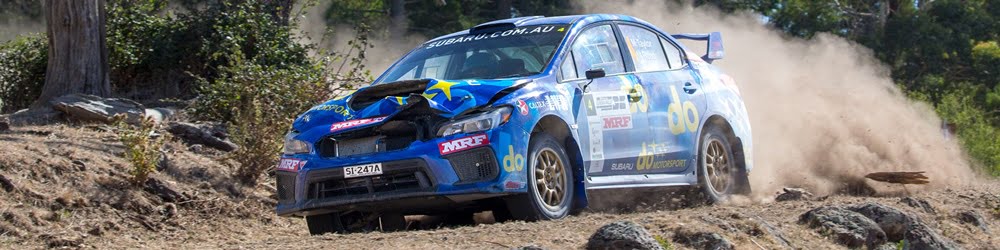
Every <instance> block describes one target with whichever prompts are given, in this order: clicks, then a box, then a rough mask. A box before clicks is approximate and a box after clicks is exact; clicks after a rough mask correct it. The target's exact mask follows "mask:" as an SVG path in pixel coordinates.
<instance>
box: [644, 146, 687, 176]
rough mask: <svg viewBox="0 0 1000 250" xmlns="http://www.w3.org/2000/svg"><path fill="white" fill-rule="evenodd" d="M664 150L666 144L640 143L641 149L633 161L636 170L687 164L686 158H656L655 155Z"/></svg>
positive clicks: (660, 153) (665, 149) (677, 166)
mask: <svg viewBox="0 0 1000 250" xmlns="http://www.w3.org/2000/svg"><path fill="white" fill-rule="evenodd" d="M666 151H667V145H666V144H662V143H661V144H655V143H648V144H647V143H642V151H641V152H639V158H637V159H636V163H635V168H636V170H639V171H643V170H652V169H666V168H679V167H684V166H687V160H685V159H672V160H662V161H658V160H656V156H657V155H662V153H665V152H666Z"/></svg>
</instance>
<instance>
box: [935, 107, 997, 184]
mask: <svg viewBox="0 0 1000 250" xmlns="http://www.w3.org/2000/svg"><path fill="white" fill-rule="evenodd" d="M975 92H977V91H976V89H974V88H971V87H967V88H961V89H956V90H953V91H951V92H949V93H947V94H945V95H944V97H943V98H942V99H941V103H940V104H938V106H937V111H938V113H939V114H941V116H942V118H944V119H946V120H947V121H949V122H952V123H955V124H956V125H957V127H958V131H957V132H958V137H959V139H960V142H961V144H962V146H963V147H964V148H965V151H966V152H968V154H969V155H970V156H972V157H973V158H975V159H977V160H979V162H980V163H981V164H982V165H983V166H984V167H985V169H986V170H987V171H988V172H990V173H992V174H993V175H1000V144H998V143H997V142H1000V129H998V128H997V127H995V126H993V125H992V124H991V123H990V121H989V120H988V119H987V114H986V113H985V112H983V111H982V110H981V109H980V108H978V107H976V106H975V103H974V100H973V97H974V96H976V95H975Z"/></svg>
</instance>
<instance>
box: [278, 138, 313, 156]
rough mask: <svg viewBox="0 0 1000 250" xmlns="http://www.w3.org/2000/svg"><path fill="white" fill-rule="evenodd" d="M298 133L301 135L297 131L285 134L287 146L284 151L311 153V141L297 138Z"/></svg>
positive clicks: (289, 153)
mask: <svg viewBox="0 0 1000 250" xmlns="http://www.w3.org/2000/svg"><path fill="white" fill-rule="evenodd" d="M297 135H299V133H297V132H288V134H286V135H285V148H284V150H283V151H284V153H285V154H286V155H293V154H305V153H309V143H306V142H304V141H300V140H296V139H295V136H297Z"/></svg>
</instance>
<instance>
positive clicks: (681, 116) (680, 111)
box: [667, 86, 701, 135]
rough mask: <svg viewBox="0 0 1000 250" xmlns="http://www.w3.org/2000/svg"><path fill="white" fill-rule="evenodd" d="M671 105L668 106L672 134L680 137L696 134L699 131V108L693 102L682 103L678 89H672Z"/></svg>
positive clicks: (668, 123) (668, 121)
mask: <svg viewBox="0 0 1000 250" xmlns="http://www.w3.org/2000/svg"><path fill="white" fill-rule="evenodd" d="M670 97H671V99H670V105H667V127H669V128H670V133H673V134H675V135H679V134H681V133H684V132H691V133H694V132H695V131H697V130H698V123H699V122H700V121H701V120H699V118H698V108H696V107H695V106H694V103H693V102H691V101H684V102H683V103H682V102H681V100H680V99H681V98H680V95H678V94H677V87H674V86H671V87H670Z"/></svg>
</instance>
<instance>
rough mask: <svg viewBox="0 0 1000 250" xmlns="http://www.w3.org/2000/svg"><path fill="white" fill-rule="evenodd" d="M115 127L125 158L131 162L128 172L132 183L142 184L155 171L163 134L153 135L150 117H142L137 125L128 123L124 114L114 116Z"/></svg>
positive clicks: (158, 160)
mask: <svg viewBox="0 0 1000 250" xmlns="http://www.w3.org/2000/svg"><path fill="white" fill-rule="evenodd" d="M115 127H116V128H117V130H116V132H117V133H118V140H119V141H121V143H122V145H125V159H126V160H128V162H129V163H130V164H132V168H131V169H130V170H129V174H131V175H132V183H133V184H135V185H142V184H143V183H146V180H147V179H149V174H150V173H153V172H156V166H157V164H159V162H160V156H161V154H162V153H161V152H160V148H161V147H162V146H163V142H164V141H165V135H155V136H154V134H155V133H156V122H155V121H153V119H151V118H143V119H142V121H141V122H139V124H137V125H133V124H129V123H128V122H127V121H126V119H125V116H124V115H118V116H115Z"/></svg>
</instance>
